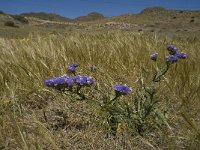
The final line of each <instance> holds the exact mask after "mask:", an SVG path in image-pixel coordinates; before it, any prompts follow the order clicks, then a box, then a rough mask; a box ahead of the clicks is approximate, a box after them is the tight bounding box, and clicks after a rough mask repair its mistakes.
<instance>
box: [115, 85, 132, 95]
mask: <svg viewBox="0 0 200 150" xmlns="http://www.w3.org/2000/svg"><path fill="white" fill-rule="evenodd" d="M114 90H115V92H116V94H119V95H126V94H128V93H129V92H130V91H131V88H130V87H128V86H127V85H126V84H124V85H120V84H115V85H114Z"/></svg>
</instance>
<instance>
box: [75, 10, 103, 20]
mask: <svg viewBox="0 0 200 150" xmlns="http://www.w3.org/2000/svg"><path fill="white" fill-rule="evenodd" d="M105 18H106V17H105V16H104V15H102V14H100V13H97V12H92V13H89V14H88V15H87V16H80V17H77V18H75V19H74V20H75V21H79V22H81V21H83V22H87V21H97V20H102V19H105Z"/></svg>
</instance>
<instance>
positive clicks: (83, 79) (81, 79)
mask: <svg viewBox="0 0 200 150" xmlns="http://www.w3.org/2000/svg"><path fill="white" fill-rule="evenodd" d="M74 79H75V82H76V83H77V84H78V85H80V86H90V85H93V84H95V83H96V81H95V80H93V79H92V78H91V77H88V76H76V77H75V78H74Z"/></svg>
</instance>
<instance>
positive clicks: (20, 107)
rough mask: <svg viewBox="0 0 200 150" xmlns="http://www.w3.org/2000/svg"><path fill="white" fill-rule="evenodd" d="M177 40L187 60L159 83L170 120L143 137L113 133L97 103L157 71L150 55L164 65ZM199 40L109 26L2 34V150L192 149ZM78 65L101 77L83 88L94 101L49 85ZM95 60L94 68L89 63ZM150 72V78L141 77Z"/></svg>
mask: <svg viewBox="0 0 200 150" xmlns="http://www.w3.org/2000/svg"><path fill="white" fill-rule="evenodd" d="M169 43H170V44H175V45H176V46H177V47H179V48H180V49H181V50H182V51H184V52H185V53H187V54H188V55H189V57H188V58H187V59H186V60H181V61H180V62H177V63H175V64H173V65H172V66H171V67H170V69H169V72H168V73H167V74H166V75H165V77H164V78H163V79H162V81H161V82H160V83H159V84H158V88H157V90H158V91H157V94H156V97H157V99H159V101H160V103H159V107H162V108H163V109H165V110H166V112H167V113H166V117H167V122H168V124H167V125H163V126H161V127H160V128H157V129H154V130H152V131H149V132H147V133H145V134H144V135H143V136H140V135H139V134H138V133H137V132H136V131H134V130H131V131H130V129H129V128H126V127H125V128H124V129H123V132H122V133H121V132H120V133H119V134H117V135H116V136H113V135H111V134H109V132H108V131H107V129H106V127H105V124H104V122H103V121H102V117H101V115H100V113H99V110H98V107H97V106H96V105H95V103H94V101H97V102H98V101H99V100H100V99H102V98H104V96H107V97H109V96H110V97H112V96H113V95H114V90H113V85H114V84H115V83H124V84H125V83H126V84H127V85H129V86H130V87H131V88H132V92H131V93H130V94H128V95H127V96H124V97H121V99H120V100H121V101H129V100H130V99H131V96H132V94H133V93H134V92H135V90H136V89H137V88H138V85H139V84H140V82H141V80H142V81H144V82H148V81H149V80H150V79H151V78H152V76H153V73H154V72H155V69H156V68H155V62H153V61H152V60H151V59H150V58H149V55H150V54H151V53H153V52H158V53H159V55H158V56H159V60H158V62H157V63H158V64H159V63H161V62H162V61H163V60H164V58H165V56H166V55H167V51H166V48H165V45H166V44H169ZM199 52H200V38H192V37H174V38H167V37H164V38H163V37H162V38H159V37H158V36H156V35H154V34H151V35H146V34H142V33H134V32H126V31H108V32H96V33H91V32H88V33H84V32H75V31H74V32H69V33H66V34H65V35H53V34H51V35H48V36H39V35H38V36H37V35H30V36H29V37H28V38H26V39H3V38H0V149H3V150H4V149H5V150H8V149H11V150H14V149H31V150H32V149H38V150H40V149H48V150H49V149H69V150H71V149H95V150H96V149H102V150H103V149H108V150H110V149H113V150H114V149H119V150H121V149H130V150H131V149H141V150H143V149H191V150H195V149H196V150H197V149H199V147H200V127H199V126H200V113H199V112H200V67H199V66H200V55H198V54H199ZM73 62H78V63H79V67H78V73H79V74H84V75H90V76H92V77H93V78H95V80H96V81H97V83H98V84H97V85H96V88H97V89H98V92H97V90H96V91H95V90H93V89H92V90H91V91H90V90H89V89H85V90H86V92H87V93H88V95H89V96H91V95H92V96H93V95H94V97H95V99H93V101H90V100H82V101H80V100H77V97H76V95H73V94H67V95H66V94H65V95H64V94H62V93H59V92H57V91H55V90H53V89H50V88H47V87H45V86H44V80H45V79H48V78H51V77H54V76H61V75H64V74H67V72H66V68H67V67H68V65H69V64H71V63H73ZM91 64H92V65H96V66H97V71H96V72H94V73H91V72H90V71H89V69H88V66H89V65H91ZM144 72H145V77H144V76H143V74H144Z"/></svg>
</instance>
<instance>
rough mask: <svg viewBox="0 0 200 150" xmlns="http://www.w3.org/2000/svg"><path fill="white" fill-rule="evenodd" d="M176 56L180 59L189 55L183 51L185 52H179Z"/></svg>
mask: <svg viewBox="0 0 200 150" xmlns="http://www.w3.org/2000/svg"><path fill="white" fill-rule="evenodd" d="M176 56H177V57H178V58H180V59H185V58H188V55H187V54H185V53H183V52H178V53H177V54H176Z"/></svg>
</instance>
